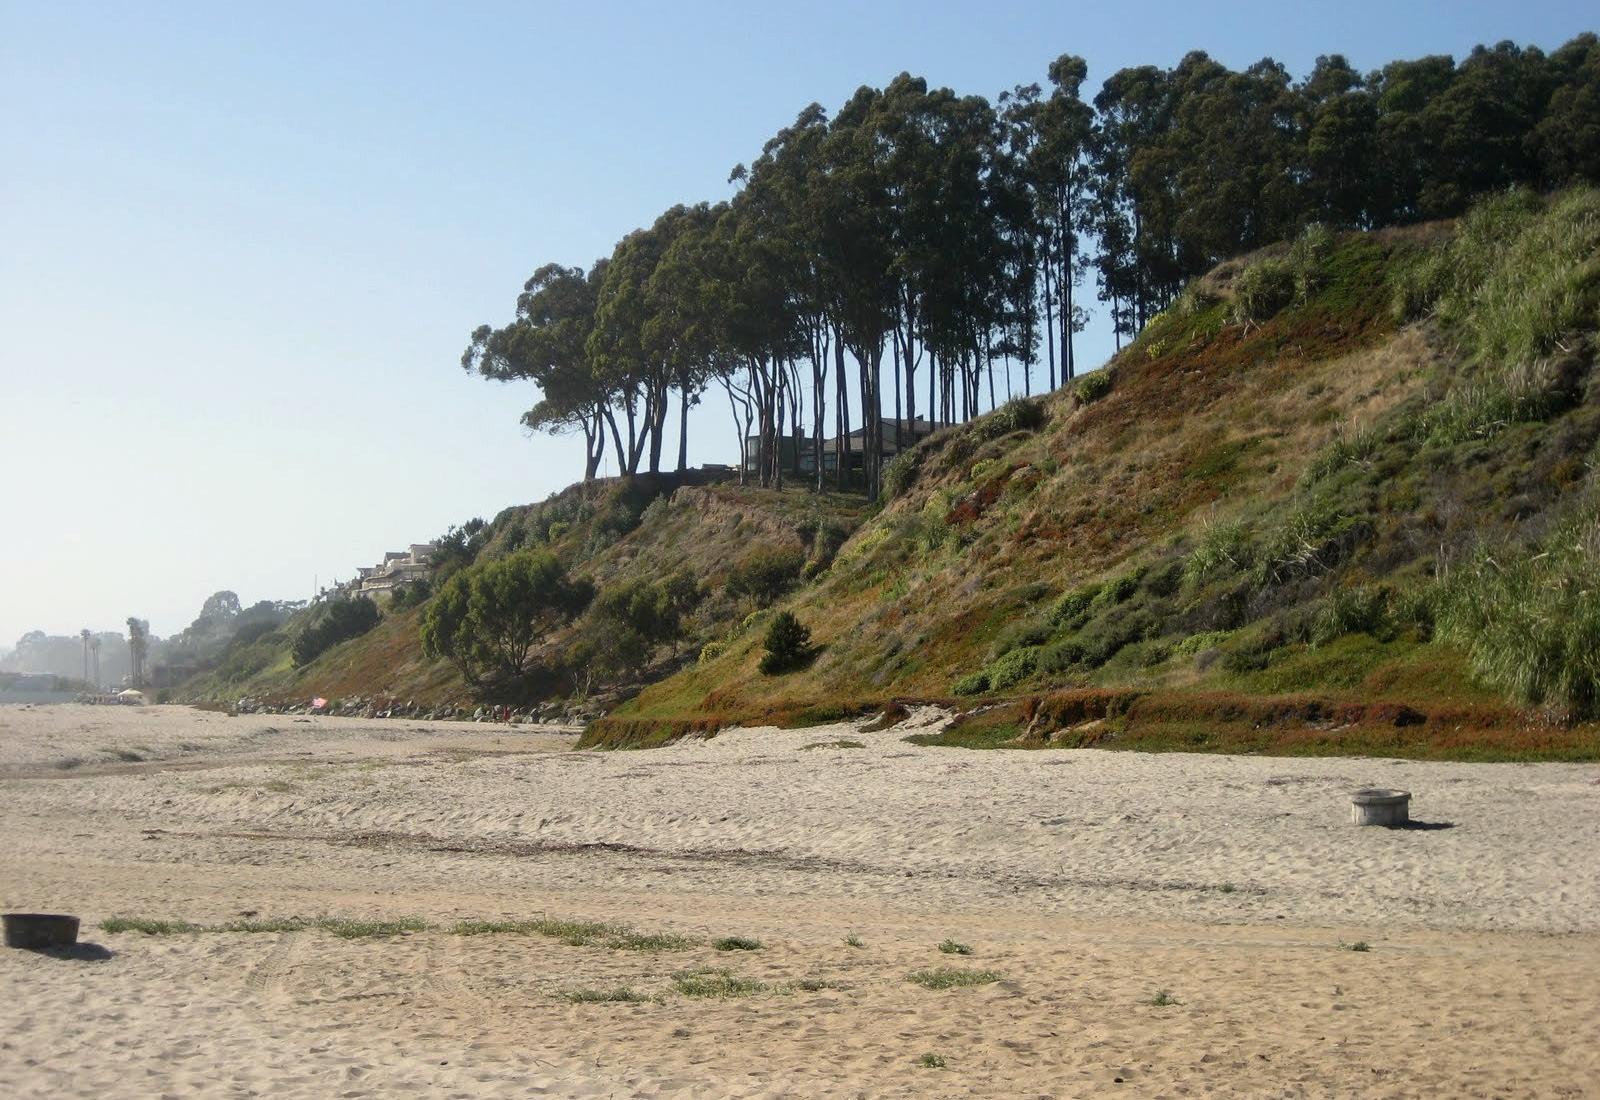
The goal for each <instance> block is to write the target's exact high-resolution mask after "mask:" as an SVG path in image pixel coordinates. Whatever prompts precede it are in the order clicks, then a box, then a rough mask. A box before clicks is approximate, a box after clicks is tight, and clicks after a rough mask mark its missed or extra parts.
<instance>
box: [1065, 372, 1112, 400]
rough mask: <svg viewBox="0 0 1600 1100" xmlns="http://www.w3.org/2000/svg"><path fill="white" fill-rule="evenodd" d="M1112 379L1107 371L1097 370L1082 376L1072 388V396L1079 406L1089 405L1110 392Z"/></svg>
mask: <svg viewBox="0 0 1600 1100" xmlns="http://www.w3.org/2000/svg"><path fill="white" fill-rule="evenodd" d="M1111 385H1112V377H1111V372H1110V371H1109V370H1097V371H1093V372H1091V373H1089V374H1086V375H1084V376H1083V377H1082V378H1080V379H1079V380H1078V384H1077V385H1076V386H1074V387H1073V390H1072V393H1073V396H1074V397H1076V398H1077V399H1078V404H1080V405H1091V404H1093V403H1094V402H1096V401H1098V400H1100V399H1101V398H1102V397H1104V396H1105V395H1106V394H1108V393H1110V392H1111Z"/></svg>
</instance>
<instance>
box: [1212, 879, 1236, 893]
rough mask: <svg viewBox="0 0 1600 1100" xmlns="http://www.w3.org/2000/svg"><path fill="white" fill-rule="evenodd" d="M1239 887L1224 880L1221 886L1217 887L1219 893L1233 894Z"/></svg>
mask: <svg viewBox="0 0 1600 1100" xmlns="http://www.w3.org/2000/svg"><path fill="white" fill-rule="evenodd" d="M1237 889H1238V887H1237V886H1235V885H1234V884H1233V883H1231V882H1224V883H1223V884H1222V885H1221V886H1219V887H1217V893H1219V894H1231V893H1233V892H1234V891H1235V890H1237Z"/></svg>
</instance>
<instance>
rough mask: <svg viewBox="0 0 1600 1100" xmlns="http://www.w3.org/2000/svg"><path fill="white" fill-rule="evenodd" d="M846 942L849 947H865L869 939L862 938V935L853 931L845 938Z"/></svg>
mask: <svg viewBox="0 0 1600 1100" xmlns="http://www.w3.org/2000/svg"><path fill="white" fill-rule="evenodd" d="M844 942H845V944H846V945H847V946H849V947H865V946H867V941H866V940H864V939H862V938H861V937H860V936H858V935H856V934H855V933H851V934H850V935H848V936H846V937H845V938H844Z"/></svg>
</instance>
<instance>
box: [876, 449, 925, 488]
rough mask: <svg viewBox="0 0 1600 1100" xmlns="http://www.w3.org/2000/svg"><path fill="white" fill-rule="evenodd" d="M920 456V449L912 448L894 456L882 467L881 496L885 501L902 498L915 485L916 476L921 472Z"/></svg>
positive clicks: (921, 453) (921, 451) (921, 450)
mask: <svg viewBox="0 0 1600 1100" xmlns="http://www.w3.org/2000/svg"><path fill="white" fill-rule="evenodd" d="M922 455H923V449H922V448H921V447H912V448H911V449H910V450H906V451H901V452H900V453H899V454H897V455H895V456H894V457H893V458H891V459H890V460H889V462H888V464H887V465H886V466H884V468H883V495H884V498H885V499H886V500H894V499H895V498H896V497H901V496H904V495H905V494H906V492H907V491H909V490H910V488H911V487H912V486H913V485H915V484H916V483H917V475H918V474H919V473H920V472H921V470H922Z"/></svg>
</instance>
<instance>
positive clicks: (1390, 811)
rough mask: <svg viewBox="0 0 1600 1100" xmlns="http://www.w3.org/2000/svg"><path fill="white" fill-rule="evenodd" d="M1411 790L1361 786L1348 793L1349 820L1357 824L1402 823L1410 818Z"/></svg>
mask: <svg viewBox="0 0 1600 1100" xmlns="http://www.w3.org/2000/svg"><path fill="white" fill-rule="evenodd" d="M1410 807H1411V792H1410V791H1390V790H1383V789H1381V788H1378V787H1363V788H1361V789H1360V790H1359V791H1354V792H1352V793H1351V795H1350V820H1351V821H1352V822H1354V823H1355V824H1357V825H1404V824H1405V823H1406V822H1408V821H1410V820H1411V812H1410Z"/></svg>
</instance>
